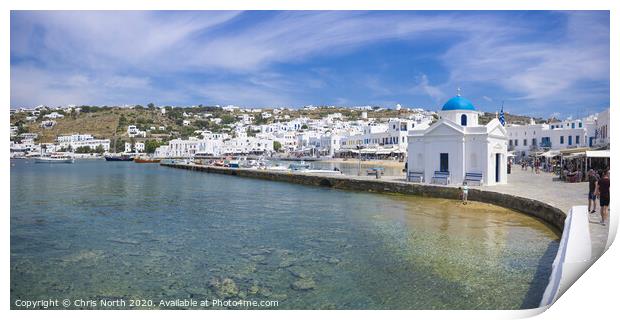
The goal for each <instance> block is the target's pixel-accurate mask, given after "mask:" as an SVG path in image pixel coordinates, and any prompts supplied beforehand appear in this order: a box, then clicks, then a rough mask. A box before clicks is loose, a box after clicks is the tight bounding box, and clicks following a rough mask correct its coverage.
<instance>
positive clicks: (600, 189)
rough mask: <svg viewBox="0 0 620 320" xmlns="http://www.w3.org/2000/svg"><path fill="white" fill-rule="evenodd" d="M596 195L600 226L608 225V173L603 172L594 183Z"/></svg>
mask: <svg viewBox="0 0 620 320" xmlns="http://www.w3.org/2000/svg"><path fill="white" fill-rule="evenodd" d="M596 194H597V195H598V196H599V199H600V206H601V224H602V225H603V226H605V225H606V224H607V223H609V171H605V172H604V173H603V177H602V178H601V179H600V180H599V181H598V182H597V183H596Z"/></svg>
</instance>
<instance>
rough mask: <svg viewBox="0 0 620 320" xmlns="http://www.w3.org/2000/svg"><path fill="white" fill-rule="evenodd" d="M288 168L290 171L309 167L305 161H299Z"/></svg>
mask: <svg viewBox="0 0 620 320" xmlns="http://www.w3.org/2000/svg"><path fill="white" fill-rule="evenodd" d="M288 168H289V169H291V170H303V169H309V168H310V165H309V164H307V163H306V162H305V161H301V162H299V163H291V164H290V165H289V166H288Z"/></svg>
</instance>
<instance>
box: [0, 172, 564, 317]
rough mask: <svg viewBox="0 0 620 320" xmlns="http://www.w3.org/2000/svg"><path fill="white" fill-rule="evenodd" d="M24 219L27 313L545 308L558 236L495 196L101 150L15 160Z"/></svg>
mask: <svg viewBox="0 0 620 320" xmlns="http://www.w3.org/2000/svg"><path fill="white" fill-rule="evenodd" d="M10 215H11V222H10V223H11V234H10V239H11V240H10V242H11V243H10V246H11V248H10V251H11V258H10V267H11V275H10V277H11V285H10V292H11V293H10V295H11V307H12V308H15V309H18V307H16V305H15V302H16V301H18V300H20V301H24V300H28V301H35V300H46V299H60V300H62V299H69V300H70V301H72V304H71V306H70V308H86V309H88V308H97V309H107V308H108V307H104V306H101V304H99V305H94V306H92V305H91V306H88V305H83V306H79V305H77V306H76V305H74V304H73V302H74V301H76V300H77V301H112V302H113V301H129V300H131V301H154V304H153V305H150V304H148V303H146V304H141V305H139V306H137V307H141V308H196V309H201V308H202V307H200V306H198V307H196V306H191V305H189V306H187V305H174V304H172V305H170V304H168V305H165V306H160V305H159V302H160V301H175V300H177V301H178V299H190V300H199V301H202V300H214V299H219V300H221V301H227V300H244V301H246V300H247V301H263V300H265V301H277V306H275V307H274V306H271V308H278V309H520V308H534V307H537V306H538V302H539V301H540V298H541V296H542V293H543V291H544V289H545V287H546V285H547V281H548V277H549V274H550V271H551V264H552V261H553V258H554V256H555V254H556V252H557V246H558V240H559V239H558V235H557V233H556V232H554V230H553V229H552V228H551V227H549V226H548V225H546V224H545V223H543V222H541V221H540V220H538V219H535V218H533V217H530V216H527V215H524V214H521V213H518V212H514V211H511V210H507V209H504V208H500V207H497V206H493V205H488V204H481V203H470V204H467V205H463V204H461V203H459V202H458V201H456V200H445V199H431V198H421V197H414V196H402V195H384V194H373V193H363V192H351V191H343V190H335V189H330V188H324V187H311V186H302V185H295V184H290V183H284V182H274V181H263V180H257V179H249V178H241V177H234V176H227V175H217V174H209V173H203V172H194V171H187V170H179V169H174V168H168V167H161V166H159V165H157V164H135V163H132V162H105V161H100V160H99V161H98V160H81V161H80V160H78V161H76V162H75V163H74V164H35V163H33V162H32V161H29V160H13V161H11V214H10ZM183 301H187V300H183ZM116 307H119V308H130V307H129V306H126V305H125V306H122V305H118V306H116ZM134 307H135V306H134ZM246 307H247V306H246ZM58 308H60V309H62V308H63V307H62V306H60V307H58ZM209 308H232V307H231V306H230V305H219V306H210V307H209ZM234 308H238V307H234ZM248 308H256V307H248ZM260 308H262V307H259V308H258V309H260Z"/></svg>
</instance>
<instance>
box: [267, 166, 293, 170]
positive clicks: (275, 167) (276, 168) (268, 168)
mask: <svg viewBox="0 0 620 320" xmlns="http://www.w3.org/2000/svg"><path fill="white" fill-rule="evenodd" d="M266 169H267V170H270V171H289V170H290V169H289V168H287V167H285V166H271V167H267V168H266Z"/></svg>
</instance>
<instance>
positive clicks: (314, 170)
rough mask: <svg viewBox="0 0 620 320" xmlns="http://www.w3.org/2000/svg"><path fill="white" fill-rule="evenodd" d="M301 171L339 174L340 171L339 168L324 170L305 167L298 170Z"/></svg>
mask: <svg viewBox="0 0 620 320" xmlns="http://www.w3.org/2000/svg"><path fill="white" fill-rule="evenodd" d="M300 172H302V173H320V174H336V175H340V174H342V172H340V170H325V169H306V170H300Z"/></svg>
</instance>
